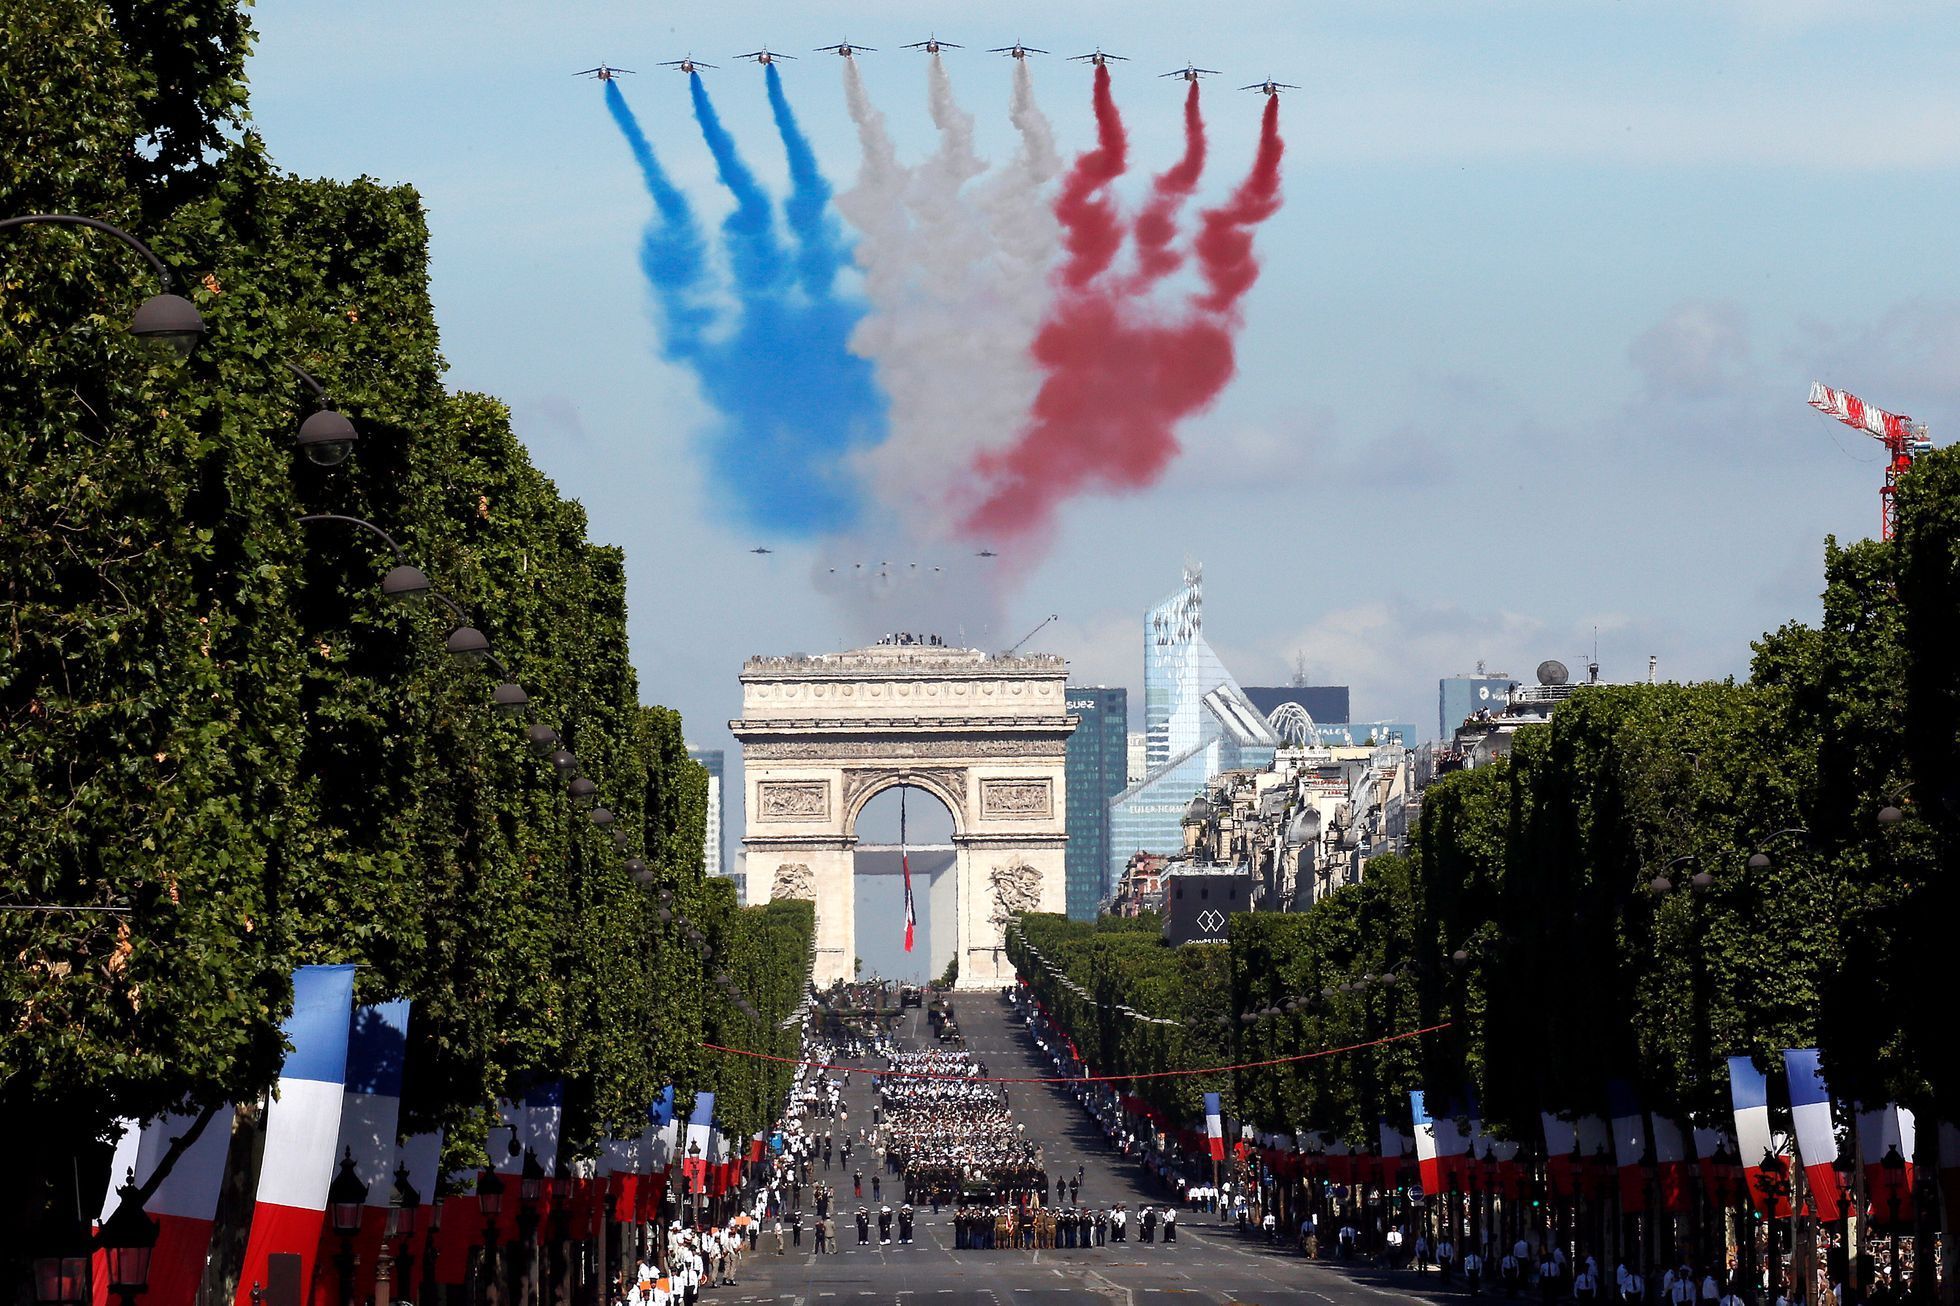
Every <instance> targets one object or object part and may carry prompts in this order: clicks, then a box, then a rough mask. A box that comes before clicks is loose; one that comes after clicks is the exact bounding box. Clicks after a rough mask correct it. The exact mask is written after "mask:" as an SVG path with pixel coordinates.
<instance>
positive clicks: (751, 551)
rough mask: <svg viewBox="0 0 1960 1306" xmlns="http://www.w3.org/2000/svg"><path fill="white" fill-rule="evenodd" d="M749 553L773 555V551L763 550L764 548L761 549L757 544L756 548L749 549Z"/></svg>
mask: <svg viewBox="0 0 1960 1306" xmlns="http://www.w3.org/2000/svg"><path fill="white" fill-rule="evenodd" d="M749 552H750V553H774V552H775V550H774V549H765V548H763V547H762V546H761V545H759V544H758V545H757V546H756V547H755V548H753V549H750V550H749Z"/></svg>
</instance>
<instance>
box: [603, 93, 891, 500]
mask: <svg viewBox="0 0 1960 1306" xmlns="http://www.w3.org/2000/svg"><path fill="white" fill-rule="evenodd" d="M691 90H692V93H693V97H694V107H695V114H696V118H697V120H698V121H699V123H700V126H701V133H702V137H703V139H704V140H705V141H706V142H707V144H708V148H709V150H710V152H711V153H712V154H713V155H714V156H715V164H716V170H717V173H718V175H719V176H720V178H721V180H722V182H723V184H724V185H725V186H727V188H728V190H729V191H730V193H731V194H732V195H734V197H735V204H736V207H735V212H734V213H733V214H732V215H731V216H730V217H729V218H728V219H727V220H726V221H725V222H724V223H723V225H722V235H723V239H724V241H725V242H726V244H727V245H728V262H729V266H730V268H731V270H732V273H733V277H734V282H735V285H734V290H735V299H736V306H735V311H734V312H733V314H731V315H729V320H726V321H724V320H722V316H723V315H722V314H721V313H719V312H718V311H717V310H716V307H715V305H714V303H713V302H712V297H711V294H710V292H711V291H712V290H713V289H714V288H715V287H713V286H712V285H711V284H710V280H709V270H708V269H709V260H708V250H707V247H706V243H705V241H704V240H703V238H702V233H701V229H700V225H699V223H698V221H697V220H696V218H695V215H694V211H693V209H692V207H691V206H690V205H689V204H688V202H687V200H686V197H685V196H683V195H682V194H681V193H680V192H679V191H678V190H677V189H676V188H675V187H674V186H673V184H672V182H671V181H670V180H669V178H668V177H667V174H666V171H665V170H664V169H663V168H662V167H661V165H660V162H659V159H658V158H657V157H656V155H655V154H654V152H653V147H652V145H651V144H650V143H649V142H648V140H647V138H646V135H645V133H644V132H643V131H642V130H641V129H640V125H639V122H638V120H637V119H635V118H634V116H633V114H632V111H631V110H630V109H629V108H628V107H627V105H626V101H625V99H624V97H623V96H622V95H621V94H620V92H619V90H618V88H617V87H616V86H614V85H613V84H612V83H611V82H608V83H607V85H606V104H607V107H608V109H609V110H610V111H611V113H612V116H613V120H614V122H615V123H616V124H617V125H618V127H619V130H620V134H621V135H622V136H623V137H624V138H625V139H626V143H627V147H628V148H629V149H630V150H631V151H632V153H633V157H634V161H635V162H636V163H638V164H639V167H640V173H641V177H642V179H643V180H644V181H645V183H646V186H647V192H648V194H649V196H650V197H651V198H652V200H653V204H654V210H655V212H654V219H653V221H652V222H651V223H650V224H649V226H648V227H647V230H646V233H645V235H644V236H643V237H642V240H641V248H640V265H641V269H642V271H643V272H644V273H645V275H646V278H647V283H648V288H649V290H650V291H651V293H652V296H653V302H654V306H655V310H656V312H655V320H656V324H657V326H658V328H659V332H660V348H661V353H662V355H663V357H665V358H667V359H668V360H670V361H672V362H676V363H680V364H682V365H684V366H685V367H687V368H688V369H689V370H690V371H692V372H693V373H694V375H695V377H696V379H697V381H698V382H699V384H700V388H701V395H702V398H703V399H704V400H706V402H707V403H708V404H709V405H710V406H711V407H712V408H713V409H714V410H715V412H716V414H717V417H716V419H715V420H714V421H713V422H712V423H711V424H710V425H709V426H708V428H707V429H706V430H705V431H703V432H702V436H701V438H702V445H703V455H704V459H705V461H706V463H707V466H708V469H709V473H710V475H709V477H708V484H709V488H710V489H711V491H712V492H713V493H714V495H715V497H716V499H717V507H718V508H720V509H721V510H722V511H725V512H726V513H727V514H728V515H729V516H730V517H731V518H732V519H733V520H735V521H737V522H739V523H741V524H742V525H744V526H750V527H755V528H758V529H762V530H766V531H770V532H772V533H774V534H777V535H787V536H812V535H829V534H836V533H838V532H841V531H845V530H848V529H850V528H851V527H852V526H853V525H854V524H855V523H856V522H857V520H858V517H859V513H860V511H861V508H862V493H861V485H860V481H859V479H858V477H857V473H856V469H855V467H854V465H853V463H852V461H851V455H852V454H853V453H854V452H856V451H858V450H861V449H864V448H866V447H868V446H872V445H875V444H877V443H878V442H879V441H881V440H882V439H884V436H885V433H886V425H885V402H884V396H883V395H882V394H880V393H879V391H878V387H877V384H876V381H875V380H874V379H873V377H872V375H871V368H870V366H869V364H867V363H866V362H865V360H863V359H861V358H859V357H857V356H855V355H854V354H852V353H851V352H850V349H849V347H848V341H849V339H850V335H851V332H852V330H853V329H854V328H855V327H856V325H857V322H858V318H859V317H860V316H861V314H862V306H861V305H859V304H857V303H856V302H854V301H847V300H842V299H839V298H838V297H837V296H836V295H835V294H833V293H830V291H829V289H828V287H825V286H822V285H821V283H822V281H823V280H824V279H823V278H821V277H819V276H817V275H816V272H817V269H818V265H819V264H820V263H821V261H822V258H823V257H826V256H825V255H823V254H821V253H819V254H813V253H812V252H811V250H810V249H809V247H808V246H807V245H806V244H804V243H803V242H804V239H805V233H806V232H810V233H811V234H813V235H815V237H816V238H817V239H818V240H819V241H820V242H821V240H822V239H823V232H822V230H821V226H819V227H818V228H815V229H812V228H810V227H809V226H808V225H807V224H805V225H803V226H799V225H798V224H797V222H796V221H792V223H791V231H792V234H794V235H796V236H797V237H798V245H797V247H796V249H795V250H793V251H789V252H786V251H785V249H784V246H783V244H782V242H781V241H780V240H779V238H778V234H777V231H776V224H775V208H774V205H773V203H772V202H771V200H770V199H769V196H768V195H767V194H766V193H765V192H764V191H763V190H762V188H761V186H760V185H759V184H758V183H757V182H756V179H755V176H754V174H753V173H752V172H750V171H749V168H748V166H747V164H745V163H744V162H743V161H742V159H741V156H740V154H739V153H738V152H737V150H736V148H735V144H734V141H733V140H732V139H731V138H730V137H729V136H728V133H727V132H726V130H724V129H723V127H722V125H721V120H720V118H719V117H718V116H717V115H716V113H715V110H714V105H713V104H712V103H711V102H710V101H709V99H708V96H707V92H706V90H705V88H703V87H702V86H701V84H700V79H699V78H698V77H697V78H694V79H692V82H691ZM785 107H787V106H786V105H785ZM786 144H787V142H786ZM791 148H792V150H793V149H794V147H793V146H792V147H791ZM807 162H808V163H809V164H810V167H809V169H808V171H807V172H806V173H805V175H804V176H803V177H801V178H800V179H797V180H794V181H793V186H795V187H797V188H799V189H800V190H801V191H802V193H803V200H802V201H801V204H802V207H801V209H800V210H799V212H800V213H802V214H807V213H809V212H810V211H811V210H810V208H809V206H808V196H809V192H810V191H811V190H812V189H813V188H819V189H822V190H824V191H827V190H828V187H827V184H826V183H824V182H823V180H822V177H821V175H820V174H819V173H817V172H816V171H815V168H814V159H810V160H807ZM792 166H793V169H795V168H799V167H801V166H802V165H801V164H793V165H792ZM795 198H796V197H795V195H794V194H793V195H792V199H793V201H794V200H795ZM818 216H819V219H820V221H821V212H820V210H819V211H818ZM833 234H834V233H833ZM822 248H823V246H822V245H821V244H820V245H819V246H818V249H819V250H821V249H822ZM830 249H832V250H834V249H835V242H834V240H832V242H831V245H830ZM792 254H793V256H794V258H795V261H796V265H797V267H798V268H799V269H807V270H808V271H809V273H810V275H808V276H806V277H804V293H803V294H801V295H794V294H792V293H791V292H792V290H793V289H794V287H793V285H792V282H791V278H790V275H789V269H790V262H789V260H790V258H791V256H792ZM811 396H821V400H822V401H821V402H812V400H811Z"/></svg>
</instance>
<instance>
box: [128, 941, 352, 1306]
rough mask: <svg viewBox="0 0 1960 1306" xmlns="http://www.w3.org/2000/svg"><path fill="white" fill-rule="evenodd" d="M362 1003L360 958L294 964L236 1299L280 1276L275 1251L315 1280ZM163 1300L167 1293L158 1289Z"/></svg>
mask: <svg viewBox="0 0 1960 1306" xmlns="http://www.w3.org/2000/svg"><path fill="white" fill-rule="evenodd" d="M353 1011H354V968H353V967H352V966H301V967H300V968H299V969H298V970H296V971H294V972H293V1014H292V1015H291V1016H289V1017H287V1019H286V1023H285V1025H284V1026H283V1027H282V1028H283V1032H284V1033H285V1036H286V1041H287V1042H288V1043H290V1044H292V1051H291V1052H289V1053H287V1055H286V1064H285V1065H284V1066H283V1067H281V1068H280V1071H279V1088H278V1096H277V1097H275V1098H274V1099H273V1100H272V1104H271V1105H270V1106H269V1107H268V1108H267V1109H266V1115H265V1149H264V1152H263V1153H262V1155H261V1157H260V1161H259V1190H258V1196H257V1200H256V1202H255V1203H254V1205H253V1207H252V1230H251V1233H250V1234H249V1235H248V1236H247V1237H246V1240H245V1261H244V1264H243V1266H242V1267H241V1268H240V1270H239V1273H238V1291H237V1293H236V1295H235V1296H234V1297H233V1301H234V1303H235V1306H252V1287H253V1285H254V1284H268V1283H270V1282H272V1279H271V1275H270V1272H269V1267H270V1264H271V1258H272V1257H273V1256H285V1255H290V1256H294V1257H297V1258H298V1266H297V1269H298V1281H299V1284H300V1286H301V1290H302V1291H304V1289H305V1285H307V1284H310V1283H311V1282H312V1281H313V1266H314V1254H315V1252H316V1251H317V1250H318V1248H319V1245H320V1229H321V1227H322V1226H323V1225H324V1224H325V1223H326V1218H327V1188H328V1186H329V1185H330V1184H332V1183H333V1173H334V1160H335V1156H334V1143H335V1141H336V1140H337V1139H338V1138H339V1137H340V1099H341V1095H342V1093H343V1092H344V1091H345V1086H346V1082H347V1032H348V1027H349V1026H348V1022H349V1018H350V1017H351V1016H352V1015H353ZM152 1294H153V1295H152V1300H154V1301H156V1302H158V1303H159V1306H161V1303H162V1302H163V1300H164V1299H163V1298H162V1297H159V1296H155V1295H154V1289H152Z"/></svg>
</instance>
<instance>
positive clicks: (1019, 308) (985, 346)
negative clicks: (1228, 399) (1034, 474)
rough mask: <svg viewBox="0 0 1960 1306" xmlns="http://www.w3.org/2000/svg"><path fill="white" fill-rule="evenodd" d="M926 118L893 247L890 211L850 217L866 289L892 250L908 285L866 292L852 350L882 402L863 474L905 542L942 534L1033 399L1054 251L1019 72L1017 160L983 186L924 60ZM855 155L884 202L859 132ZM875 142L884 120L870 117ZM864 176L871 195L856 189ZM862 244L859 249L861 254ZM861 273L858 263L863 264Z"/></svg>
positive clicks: (886, 189)
mask: <svg viewBox="0 0 1960 1306" xmlns="http://www.w3.org/2000/svg"><path fill="white" fill-rule="evenodd" d="M928 77H929V92H930V106H931V112H932V119H933V123H934V125H935V126H937V127H938V129H939V146H938V148H937V149H936V150H935V151H934V153H933V155H932V157H931V158H930V159H928V160H927V161H926V162H925V163H923V164H921V165H919V166H918V167H917V168H914V169H912V170H911V171H910V173H909V176H908V178H907V181H908V184H907V185H906V186H905V187H904V192H903V196H902V206H903V209H904V210H905V215H906V218H907V231H908V234H907V236H906V237H905V239H904V240H903V242H902V244H897V245H894V244H892V243H891V242H890V241H889V239H888V238H887V233H885V232H883V231H882V230H881V229H880V228H879V226H878V225H876V224H877V223H878V222H879V220H880V219H881V218H882V219H884V220H887V221H889V218H890V215H889V211H888V209H881V210H880V212H879V213H877V214H874V213H873V212H871V211H870V210H871V205H870V204H869V203H866V204H863V205H861V206H859V208H860V211H861V212H862V214H863V218H864V221H863V222H860V221H859V216H858V214H857V213H854V212H853V211H852V210H850V209H847V210H846V212H845V216H846V217H847V218H850V219H851V221H852V222H853V223H854V224H855V225H858V226H859V230H860V231H861V232H862V233H863V234H864V237H865V242H864V244H865V245H871V244H878V245H880V246H881V249H880V250H879V252H877V253H870V252H867V253H866V254H865V256H864V259H865V260H868V261H866V263H865V265H866V274H867V277H869V276H870V275H871V272H870V268H871V267H872V266H873V265H877V264H882V263H884V262H885V260H886V257H887V256H888V255H889V254H890V253H891V251H892V250H894V249H896V251H897V257H898V258H900V259H901V260H902V261H903V263H904V264H905V266H906V275H903V276H899V275H896V274H893V275H888V276H886V277H885V279H884V283H883V284H881V285H880V286H879V287H876V288H873V289H872V290H871V292H870V298H871V301H872V311H871V313H870V315H868V316H867V317H866V319H865V321H864V322H863V323H862V324H861V325H860V327H859V329H858V332H857V334H856V336H855V337H854V339H853V348H855V349H858V350H859V352H861V353H864V354H865V355H867V356H868V357H870V358H871V359H872V360H873V362H874V363H875V365H876V366H877V369H878V378H879V382H880V384H881V385H882V386H883V387H884V390H885V392H886V395H887V396H888V397H889V399H890V402H891V409H890V413H891V436H890V438H889V439H888V440H887V441H886V442H885V443H884V444H883V445H882V446H880V447H879V448H877V449H875V450H870V451H867V453H866V455H865V456H864V460H863V461H864V468H865V471H866V473H867V474H868V475H869V477H870V479H871V482H872V484H873V485H874V487H875V488H876V490H877V492H878V494H879V497H880V498H882V499H883V500H884V501H885V502H886V503H888V504H890V505H891V506H892V508H893V509H894V510H895V512H896V513H897V514H898V516H899V517H900V518H901V519H902V520H903V521H904V523H905V524H906V527H907V529H908V531H909V532H910V533H912V534H913V535H914V536H915V537H918V538H921V539H926V540H931V539H941V538H945V537H947V536H948V535H950V534H951V527H952V524H953V522H955V521H956V520H957V514H958V510H959V507H960V503H961V500H962V496H963V493H964V492H965V491H966V489H967V486H968V482H969V477H968V475H967V469H968V467H969V466H970V464H971V462H972V459H973V456H974V454H975V453H977V452H978V451H979V450H980V449H983V448H986V447H989V446H992V445H997V444H1003V443H1006V442H1008V441H1010V440H1012V439H1013V438H1014V436H1015V435H1016V434H1017V433H1018V432H1019V430H1020V428H1021V426H1022V425H1023V423H1024V422H1025V421H1026V419H1027V414H1028V407H1029V405H1030V404H1031V403H1032V402H1033V400H1034V396H1035V393H1036V391H1037V389H1038V388H1039V376H1038V374H1037V372H1036V370H1035V368H1034V364H1033V361H1032V359H1031V358H1030V357H1029V354H1028V345H1029V342H1030V341H1031V340H1032V339H1033V336H1034V331H1035V329H1036V327H1037V325H1038V324H1039V322H1040V320H1041V315H1042V311H1043V309H1044V308H1045V306H1046V304H1047V298H1048V292H1047V272H1048V266H1049V263H1050V262H1051V261H1052V259H1053V257H1054V254H1055V251H1056V250H1057V249H1058V248H1059V243H1060V234H1059V226H1058V224H1057V223H1056V221H1055V219H1054V216H1053V214H1052V213H1051V212H1050V211H1049V207H1048V205H1047V203H1046V201H1045V200H1044V198H1043V197H1042V195H1041V188H1042V186H1043V185H1044V184H1045V183H1046V182H1047V181H1049V180H1050V179H1052V178H1053V177H1054V175H1055V174H1056V172H1057V171H1058V170H1059V167H1060V160H1059V158H1058V156H1057V155H1056V153H1055V148H1054V141H1053V137H1052V134H1051V132H1050V130H1049V127H1048V122H1047V120H1046V119H1045V118H1044V117H1043V116H1042V115H1041V112H1040V110H1039V109H1038V108H1036V107H1035V104H1034V89H1033V83H1032V80H1031V79H1030V77H1029V74H1028V70H1027V65H1026V63H1025V62H1024V61H1017V62H1016V65H1015V85H1014V102H1013V118H1014V122H1015V125H1016V127H1017V128H1018V129H1019V130H1020V133H1021V137H1022V142H1021V148H1020V150H1019V152H1018V153H1017V155H1016V157H1015V159H1014V160H1013V162H1012V163H1010V164H1009V165H1008V166H1007V167H1006V168H1004V169H1002V170H1001V171H1000V172H999V173H998V174H997V175H996V176H994V177H992V178H990V179H989V180H988V182H986V183H985V184H984V185H983V186H981V187H979V188H977V191H976V190H974V189H969V188H968V183H969V182H971V181H972V180H973V179H974V178H975V177H977V176H979V175H980V174H981V173H982V172H984V171H985V169H986V164H985V163H984V162H983V161H982V160H981V159H980V158H979V157H978V156H977V154H976V153H975V152H974V145H973V118H972V115H970V114H968V113H967V112H966V111H965V110H963V109H961V108H960V106H959V104H958V102H957V101H956V100H955V99H954V96H953V87H952V82H951V80H950V79H949V78H948V77H947V75H946V70H945V67H944V65H943V64H942V63H941V62H940V60H939V59H938V58H937V57H936V56H935V57H934V58H933V60H932V61H931V64H930V66H929V69H928ZM864 108H865V110H867V112H866V113H865V114H864V115H863V116H860V113H859V109H858V107H857V106H856V105H854V106H853V109H852V114H853V117H854V118H858V119H859V123H860V137H861V139H863V140H864V141H865V143H866V158H865V165H864V168H865V172H864V175H863V177H861V180H860V189H862V190H864V191H865V198H866V199H868V198H869V196H870V195H871V194H872V193H874V191H875V193H876V194H877V196H878V198H879V199H880V200H881V201H882V202H883V203H885V204H889V203H890V201H891V198H892V196H891V192H890V185H889V183H890V182H891V181H892V180H893V177H892V173H891V171H890V168H889V167H888V166H887V163H886V161H885V160H884V159H883V157H882V156H881V155H878V154H876V153H875V152H874V149H873V146H874V144H876V145H878V146H879V147H880V148H888V144H889V142H888V141H887V140H884V139H883V138H880V137H876V136H867V135H866V134H865V130H864V124H865V123H866V122H867V121H870V120H871V119H872V118H873V117H874V116H875V113H876V111H875V110H871V109H870V106H869V105H868V104H866V105H865V106H864ZM877 126H878V128H879V129H880V130H882V126H883V122H882V118H879V119H877ZM866 178H875V180H876V181H877V182H878V183H880V184H878V185H876V186H872V185H866V184H865V179H866ZM863 248H864V246H862V245H861V246H860V249H863ZM861 261H862V260H861Z"/></svg>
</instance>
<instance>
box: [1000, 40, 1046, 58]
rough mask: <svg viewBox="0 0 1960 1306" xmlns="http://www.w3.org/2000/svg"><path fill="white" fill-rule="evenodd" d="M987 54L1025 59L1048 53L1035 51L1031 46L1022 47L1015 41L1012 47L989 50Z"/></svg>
mask: <svg viewBox="0 0 1960 1306" xmlns="http://www.w3.org/2000/svg"><path fill="white" fill-rule="evenodd" d="M987 53H988V54H1004V55H1006V56H1007V57H1008V58H1010V59H1025V58H1027V57H1028V56H1029V55H1031V54H1047V53H1048V52H1047V51H1046V50H1037V49H1035V48H1034V47H1033V46H1031V45H1022V44H1021V43H1020V42H1019V41H1016V42H1015V43H1014V44H1012V45H1003V46H1001V47H1000V48H999V49H997V50H989V51H987Z"/></svg>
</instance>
